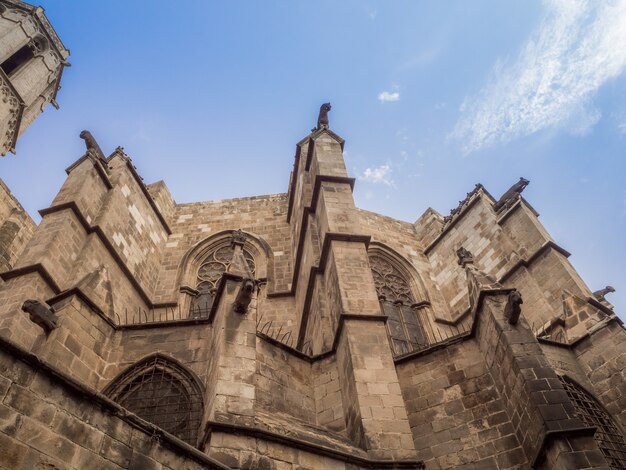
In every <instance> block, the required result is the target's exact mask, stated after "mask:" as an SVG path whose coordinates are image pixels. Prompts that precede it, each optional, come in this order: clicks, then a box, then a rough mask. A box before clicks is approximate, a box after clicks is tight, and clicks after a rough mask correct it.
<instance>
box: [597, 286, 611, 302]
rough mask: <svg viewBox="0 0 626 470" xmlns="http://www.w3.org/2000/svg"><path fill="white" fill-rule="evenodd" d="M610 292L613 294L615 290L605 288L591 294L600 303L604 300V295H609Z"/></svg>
mask: <svg viewBox="0 0 626 470" xmlns="http://www.w3.org/2000/svg"><path fill="white" fill-rule="evenodd" d="M612 292H615V288H614V287H613V286H606V287H605V288H604V289H600V290H597V291H595V292H594V293H593V296H594V297H595V298H596V299H597V300H598V301H600V302H602V301H603V300H606V299H605V298H604V296H605V295H606V294H610V293H612Z"/></svg>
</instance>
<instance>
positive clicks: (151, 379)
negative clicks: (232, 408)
mask: <svg viewBox="0 0 626 470" xmlns="http://www.w3.org/2000/svg"><path fill="white" fill-rule="evenodd" d="M104 393H105V395H107V396H109V397H110V398H111V399H112V400H113V401H115V402H117V403H119V404H120V405H121V406H123V407H124V408H126V409H127V410H129V411H131V412H133V413H135V414H136V415H137V416H139V417H140V418H142V419H145V420H146V421H149V422H151V423H152V424H154V425H156V426H158V427H160V428H161V429H163V430H164V431H167V432H169V433H170V434H173V435H174V436H176V437H178V438H179V439H181V440H183V441H185V442H187V443H188V444H190V445H193V446H195V445H196V442H197V438H198V430H199V428H200V420H201V419H202V411H203V402H202V388H201V386H200V384H199V382H198V380H197V379H196V378H195V377H194V376H193V375H192V374H191V373H190V372H189V371H187V370H186V369H185V368H184V367H182V366H180V365H178V364H176V363H175V362H174V361H171V360H169V359H167V358H164V357H161V356H153V357H151V358H148V359H144V360H143V361H141V362H139V363H137V364H135V365H134V366H132V367H131V368H130V369H128V370H127V371H125V372H124V373H122V374H121V375H120V376H118V377H117V378H116V379H115V380H114V381H113V383H112V384H111V385H109V386H108V387H107V389H106V390H105V391H104Z"/></svg>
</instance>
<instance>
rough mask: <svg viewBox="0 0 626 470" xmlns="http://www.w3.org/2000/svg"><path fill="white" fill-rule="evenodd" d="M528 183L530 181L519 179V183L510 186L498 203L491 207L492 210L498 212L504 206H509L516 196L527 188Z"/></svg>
mask: <svg viewBox="0 0 626 470" xmlns="http://www.w3.org/2000/svg"><path fill="white" fill-rule="evenodd" d="M528 183H530V181H528V180H527V179H525V178H521V177H520V179H519V181H518V182H517V183H515V184H514V185H513V186H511V187H510V188H509V189H508V190H507V191H506V192H505V193H504V194H503V195H502V197H501V198H500V199H499V200H498V202H496V203H495V205H494V206H493V209H494V210H495V211H496V212H498V211H499V210H500V209H502V208H503V207H505V206H507V207H508V206H509V205H510V204H512V203H513V202H514V201H515V200H516V199H517V196H519V195H520V194H521V193H522V191H524V188H525V187H526V186H528Z"/></svg>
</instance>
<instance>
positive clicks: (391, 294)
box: [369, 255, 427, 355]
mask: <svg viewBox="0 0 626 470" xmlns="http://www.w3.org/2000/svg"><path fill="white" fill-rule="evenodd" d="M369 260H370V267H371V268H372V274H373V275H374V284H375V285H376V292H377V293H378V298H379V299H380V304H381V307H382V310H383V313H385V315H387V317H388V319H387V332H388V333H389V338H390V340H391V344H392V346H393V351H394V353H395V354H396V355H400V354H406V353H409V352H411V351H414V350H416V349H420V348H422V347H424V346H425V345H426V342H427V341H426V335H425V334H424V330H423V327H422V324H421V322H420V320H419V317H418V315H417V313H418V312H417V311H416V310H415V308H413V305H414V304H415V301H414V299H413V295H412V294H411V288H410V287H409V284H408V282H407V281H406V279H405V278H404V276H403V275H402V274H401V273H400V271H398V269H397V268H395V267H394V266H393V265H392V264H391V263H389V262H388V261H387V260H386V259H385V258H383V257H381V256H378V255H370V257H369Z"/></svg>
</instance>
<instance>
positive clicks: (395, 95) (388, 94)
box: [378, 91, 400, 103]
mask: <svg viewBox="0 0 626 470" xmlns="http://www.w3.org/2000/svg"><path fill="white" fill-rule="evenodd" d="M398 100H400V92H399V91H383V92H381V93H379V94H378V101H380V102H381V103H384V102H386V101H398Z"/></svg>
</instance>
